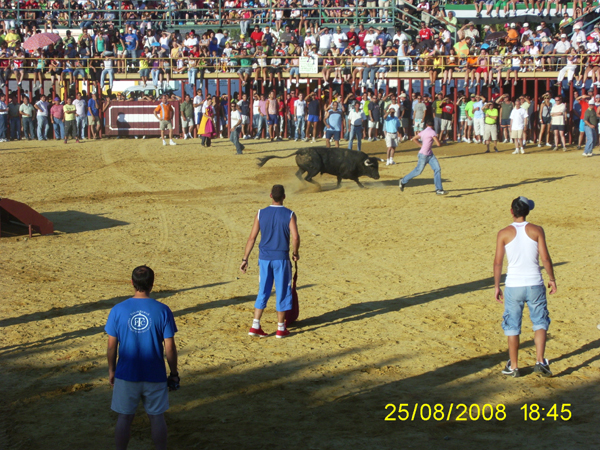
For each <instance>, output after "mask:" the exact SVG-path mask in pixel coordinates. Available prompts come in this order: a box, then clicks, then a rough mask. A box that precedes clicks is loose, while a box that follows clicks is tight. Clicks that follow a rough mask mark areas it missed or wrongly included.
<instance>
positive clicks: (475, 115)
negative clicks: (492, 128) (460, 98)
mask: <svg viewBox="0 0 600 450" xmlns="http://www.w3.org/2000/svg"><path fill="white" fill-rule="evenodd" d="M475 108H479V110H477V111H473V119H485V114H484V113H483V102H482V101H481V100H480V101H478V102H475V103H473V109H475Z"/></svg>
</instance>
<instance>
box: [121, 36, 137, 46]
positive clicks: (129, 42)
mask: <svg viewBox="0 0 600 450" xmlns="http://www.w3.org/2000/svg"><path fill="white" fill-rule="evenodd" d="M123 38H124V41H125V49H126V50H135V44H136V43H137V41H138V37H137V35H135V34H133V33H128V34H126V35H124V36H123Z"/></svg>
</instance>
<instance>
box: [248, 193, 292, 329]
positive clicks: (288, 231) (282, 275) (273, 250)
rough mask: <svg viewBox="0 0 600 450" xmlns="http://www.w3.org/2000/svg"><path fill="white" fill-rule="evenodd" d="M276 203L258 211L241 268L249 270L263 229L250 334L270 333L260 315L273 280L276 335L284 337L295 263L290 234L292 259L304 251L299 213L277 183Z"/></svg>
mask: <svg viewBox="0 0 600 450" xmlns="http://www.w3.org/2000/svg"><path fill="white" fill-rule="evenodd" d="M270 196H271V199H272V200H273V201H272V204H271V205H270V206H268V207H266V208H264V209H261V210H259V211H258V214H257V215H256V217H255V218H254V224H253V225H252V231H251V232H250V237H249V238H248V242H247V243H246V249H245V250H244V257H243V258H242V264H241V265H240V270H241V271H242V273H246V270H248V258H249V257H250V253H251V252H252V249H253V248H254V244H255V243H256V238H257V236H258V233H259V232H260V233H261V239H260V244H259V246H258V249H259V254H258V268H259V288H258V296H257V297H256V302H255V304H254V320H253V321H252V327H251V328H250V330H249V331H248V335H250V336H259V337H267V336H268V333H265V332H264V331H263V329H262V327H261V325H260V319H261V317H262V314H263V311H264V310H265V307H266V306H267V301H268V300H269V297H270V296H271V290H272V289H273V282H275V292H276V294H277V303H276V310H277V333H276V337H278V338H284V337H286V336H288V335H289V334H290V332H289V331H288V330H287V329H286V327H285V312H286V311H289V310H290V309H292V287H291V286H292V284H291V283H292V265H291V263H290V237H291V240H292V260H293V261H298V260H299V259H300V255H299V253H298V249H299V248H300V235H299V234H298V225H297V223H296V214H295V213H294V212H293V211H292V210H290V209H288V208H286V207H284V206H283V201H284V200H285V189H284V187H283V186H282V185H280V184H276V185H274V186H273V188H272V189H271V195H270Z"/></svg>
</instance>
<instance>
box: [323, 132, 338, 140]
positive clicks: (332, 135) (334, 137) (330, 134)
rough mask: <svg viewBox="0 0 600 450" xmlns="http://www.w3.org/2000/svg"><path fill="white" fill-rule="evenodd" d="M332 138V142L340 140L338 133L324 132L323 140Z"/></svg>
mask: <svg viewBox="0 0 600 450" xmlns="http://www.w3.org/2000/svg"><path fill="white" fill-rule="evenodd" d="M331 138H333V140H334V141H339V140H340V132H339V131H335V130H325V139H327V140H330V139H331Z"/></svg>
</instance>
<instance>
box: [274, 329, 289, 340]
mask: <svg viewBox="0 0 600 450" xmlns="http://www.w3.org/2000/svg"><path fill="white" fill-rule="evenodd" d="M289 335H290V332H289V330H288V329H287V328H286V329H285V330H283V331H281V330H277V334H276V336H277V337H278V338H279V339H281V338H284V337H286V336H289Z"/></svg>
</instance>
